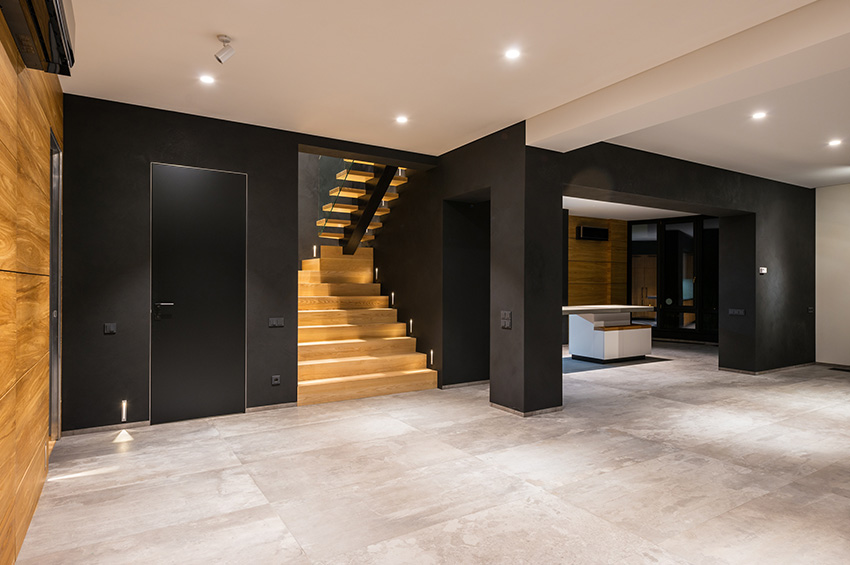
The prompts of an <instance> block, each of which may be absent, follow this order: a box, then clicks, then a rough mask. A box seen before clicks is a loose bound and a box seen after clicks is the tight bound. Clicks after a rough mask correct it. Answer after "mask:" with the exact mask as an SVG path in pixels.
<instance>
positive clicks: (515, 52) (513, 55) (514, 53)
mask: <svg viewBox="0 0 850 565" xmlns="http://www.w3.org/2000/svg"><path fill="white" fill-rule="evenodd" d="M505 57H507V58H508V59H519V49H517V48H516V47H511V48H510V49H508V50H507V51H505Z"/></svg>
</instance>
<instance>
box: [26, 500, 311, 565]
mask: <svg viewBox="0 0 850 565" xmlns="http://www.w3.org/2000/svg"><path fill="white" fill-rule="evenodd" d="M153 563H156V564H161V565H167V564H174V565H177V564H180V565H206V564H208V563H222V564H234V565H235V564H243V563H257V564H261V563H262V564H265V563H269V564H271V563H286V564H292V565H309V563H310V561H309V559H307V556H306V555H305V553H304V551H303V550H302V549H301V547H300V546H299V545H298V542H297V541H295V538H293V537H292V534H290V533H289V531H288V530H287V529H286V526H284V524H283V522H282V521H281V519H280V517H279V516H278V515H277V514H276V513H275V512H274V510H272V509H271V507H270V506H268V505H266V506H257V507H254V508H249V509H247V510H240V511H237V512H231V513H228V514H220V515H216V516H213V517H211V518H206V519H203V520H198V521H195V522H189V523H185V524H178V525H175V526H168V527H164V528H158V529H155V530H148V531H145V532H142V533H139V534H135V535H131V536H127V537H123V538H119V539H115V540H111V541H107V542H102V543H95V544H91V545H85V546H81V547H76V548H73V549H70V550H66V551H60V552H56V553H50V554H47V555H39V556H37V557H33V558H31V559H30V558H27V557H24V558H22V559H19V560H18V564H19V565H30V564H32V565H150V564H153Z"/></svg>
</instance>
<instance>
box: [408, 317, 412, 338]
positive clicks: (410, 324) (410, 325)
mask: <svg viewBox="0 0 850 565" xmlns="http://www.w3.org/2000/svg"><path fill="white" fill-rule="evenodd" d="M409 327H410V335H413V318H411V319H410V323H409Z"/></svg>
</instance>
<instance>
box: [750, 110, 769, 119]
mask: <svg viewBox="0 0 850 565" xmlns="http://www.w3.org/2000/svg"><path fill="white" fill-rule="evenodd" d="M766 117H767V112H756V113H755V114H753V119H754V120H763V119H764V118H766Z"/></svg>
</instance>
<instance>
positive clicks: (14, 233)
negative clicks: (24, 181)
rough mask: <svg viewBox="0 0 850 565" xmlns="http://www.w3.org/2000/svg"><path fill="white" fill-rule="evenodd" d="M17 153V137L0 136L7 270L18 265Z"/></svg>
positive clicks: (0, 264) (0, 233) (2, 260)
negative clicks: (7, 138) (4, 138)
mask: <svg viewBox="0 0 850 565" xmlns="http://www.w3.org/2000/svg"><path fill="white" fill-rule="evenodd" d="M0 98H2V96H0ZM4 141H6V142H4ZM9 145H11V148H9ZM17 154H18V141H17V137H15V136H13V139H12V140H2V138H0V269H3V270H5V271H14V270H16V269H17V266H18V258H17V257H18V256H17V249H18V212H17V208H18V189H17V180H18V158H17Z"/></svg>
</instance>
